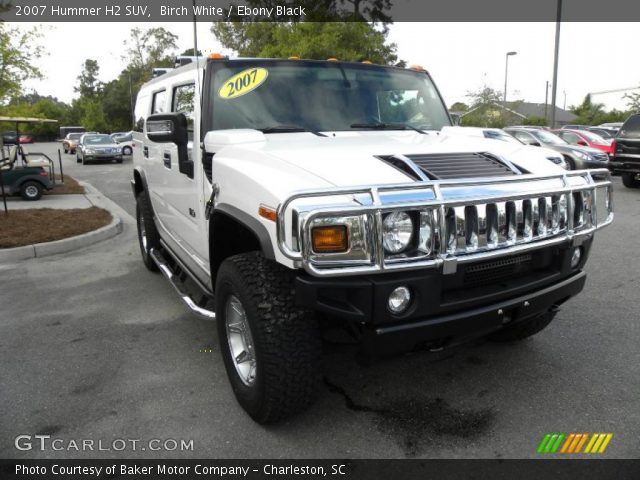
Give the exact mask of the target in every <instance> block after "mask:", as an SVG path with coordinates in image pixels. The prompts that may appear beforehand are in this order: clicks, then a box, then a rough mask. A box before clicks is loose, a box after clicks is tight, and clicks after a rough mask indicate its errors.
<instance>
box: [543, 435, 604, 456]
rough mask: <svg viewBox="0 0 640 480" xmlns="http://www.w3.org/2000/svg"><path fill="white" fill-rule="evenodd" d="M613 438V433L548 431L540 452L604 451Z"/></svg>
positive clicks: (573, 452)
mask: <svg viewBox="0 0 640 480" xmlns="http://www.w3.org/2000/svg"><path fill="white" fill-rule="evenodd" d="M612 438H613V434H612V433H593V434H589V433H547V434H546V435H545V436H544V437H543V438H542V441H541V442H540V445H538V453H566V454H576V453H604V451H605V450H606V449H607V446H608V445H609V442H610V441H611V439H612ZM583 448H584V450H583Z"/></svg>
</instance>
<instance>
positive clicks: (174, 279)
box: [149, 248, 216, 320]
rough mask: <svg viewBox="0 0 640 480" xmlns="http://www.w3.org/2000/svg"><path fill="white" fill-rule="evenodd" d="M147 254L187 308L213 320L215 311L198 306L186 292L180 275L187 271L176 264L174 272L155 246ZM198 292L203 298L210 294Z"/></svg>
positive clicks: (185, 274) (186, 273) (184, 274)
mask: <svg viewBox="0 0 640 480" xmlns="http://www.w3.org/2000/svg"><path fill="white" fill-rule="evenodd" d="M149 255H150V256H151V258H152V259H153V261H154V262H155V263H156V265H158V268H159V269H160V271H161V272H162V274H163V275H164V276H165V277H167V280H169V283H171V285H173V288H175V290H176V292H178V295H179V296H180V298H181V299H182V301H183V302H184V304H185V305H186V306H187V307H189V310H191V312H192V313H193V314H195V315H197V316H198V317H201V318H205V319H207V320H215V318H216V313H215V312H212V311H211V310H207V309H206V308H203V307H201V306H199V305H198V304H197V303H196V302H195V301H194V300H193V298H191V295H190V294H189V292H188V289H187V286H186V285H185V283H184V281H183V280H181V279H180V277H181V276H182V277H183V278H184V277H185V276H187V275H188V272H187V271H186V270H185V269H182V268H181V267H179V266H178V270H179V271H177V272H174V271H173V270H172V269H171V267H170V266H169V263H168V262H167V261H166V259H165V257H164V256H163V255H162V253H161V252H160V251H159V250H156V249H155V248H152V249H151V250H150V251H149ZM192 283H195V284H197V283H198V282H192ZM199 293H201V295H202V296H203V298H206V297H210V295H209V294H208V293H207V292H204V291H200V292H199Z"/></svg>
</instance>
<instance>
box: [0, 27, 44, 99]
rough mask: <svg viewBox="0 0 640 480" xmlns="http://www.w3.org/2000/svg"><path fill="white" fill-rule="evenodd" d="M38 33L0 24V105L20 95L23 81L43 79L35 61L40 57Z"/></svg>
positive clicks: (33, 30) (34, 30)
mask: <svg viewBox="0 0 640 480" xmlns="http://www.w3.org/2000/svg"><path fill="white" fill-rule="evenodd" d="M40 36H41V34H40V31H39V30H38V29H37V28H36V29H31V30H27V31H25V29H24V28H23V27H22V26H21V27H19V28H18V27H11V26H9V25H7V24H6V23H3V22H0V105H1V104H6V102H7V101H8V100H9V99H10V98H11V97H14V96H17V95H19V94H20V92H21V89H22V84H23V82H24V81H25V80H28V79H33V78H36V79H37V78H43V75H42V72H41V71H40V69H39V68H38V67H37V66H36V65H35V61H36V60H37V59H38V58H40V56H41V55H42V47H41V46H40V45H39V44H38V39H39V38H40Z"/></svg>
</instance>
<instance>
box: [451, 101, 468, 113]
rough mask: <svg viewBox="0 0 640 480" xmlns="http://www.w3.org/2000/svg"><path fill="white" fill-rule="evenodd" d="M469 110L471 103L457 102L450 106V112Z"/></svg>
mask: <svg viewBox="0 0 640 480" xmlns="http://www.w3.org/2000/svg"><path fill="white" fill-rule="evenodd" d="M467 110H469V105H467V104H466V103H464V102H456V103H454V104H453V105H451V106H450V107H449V111H450V112H466V111H467Z"/></svg>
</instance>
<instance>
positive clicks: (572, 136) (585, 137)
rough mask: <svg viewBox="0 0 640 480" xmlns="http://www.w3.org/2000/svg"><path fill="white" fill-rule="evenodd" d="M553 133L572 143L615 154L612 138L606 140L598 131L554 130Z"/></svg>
mask: <svg viewBox="0 0 640 480" xmlns="http://www.w3.org/2000/svg"><path fill="white" fill-rule="evenodd" d="M553 133H555V134H556V135H558V136H559V137H560V138H562V139H563V140H564V141H565V142H567V143H569V144H571V145H579V146H581V147H592V148H597V149H598V150H601V151H603V152H604V153H606V154H607V155H609V156H611V155H613V146H612V141H611V140H605V139H604V138H602V137H601V136H600V135H598V134H597V133H593V132H590V131H588V130H569V129H564V128H563V129H561V130H554V131H553Z"/></svg>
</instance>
